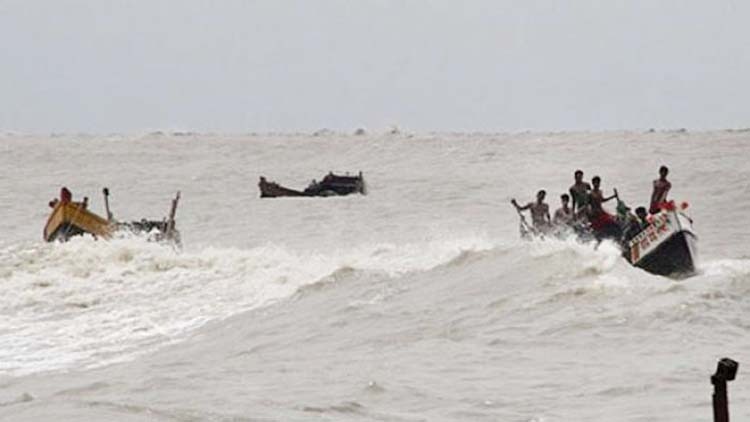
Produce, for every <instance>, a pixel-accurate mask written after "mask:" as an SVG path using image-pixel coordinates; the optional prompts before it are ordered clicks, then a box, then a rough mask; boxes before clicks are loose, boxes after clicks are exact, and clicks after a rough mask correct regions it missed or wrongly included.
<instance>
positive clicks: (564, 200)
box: [560, 193, 570, 205]
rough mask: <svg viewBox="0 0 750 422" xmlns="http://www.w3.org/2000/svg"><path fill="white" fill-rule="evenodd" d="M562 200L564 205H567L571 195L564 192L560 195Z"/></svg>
mask: <svg viewBox="0 0 750 422" xmlns="http://www.w3.org/2000/svg"><path fill="white" fill-rule="evenodd" d="M560 200H561V201H562V203H563V205H565V204H567V203H568V202H569V201H570V196H569V195H568V194H567V193H564V194H562V195H560Z"/></svg>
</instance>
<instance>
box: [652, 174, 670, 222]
mask: <svg viewBox="0 0 750 422" xmlns="http://www.w3.org/2000/svg"><path fill="white" fill-rule="evenodd" d="M668 174H669V169H668V168H667V166H661V168H659V178H658V179H656V180H654V191H653V192H652V193H651V205H650V206H649V209H648V212H650V213H651V214H658V213H659V211H661V205H662V204H663V203H665V202H667V194H668V193H669V190H670V189H671V188H672V184H671V183H669V180H667V175H668Z"/></svg>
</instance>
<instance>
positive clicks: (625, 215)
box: [511, 166, 672, 242]
mask: <svg viewBox="0 0 750 422" xmlns="http://www.w3.org/2000/svg"><path fill="white" fill-rule="evenodd" d="M668 174H669V169H668V168H667V167H666V166H661V168H660V169H659V178H658V179H656V180H654V182H653V191H652V193H651V202H650V205H649V209H648V210H646V208H645V207H637V208H636V209H635V214H633V213H631V212H630V207H628V206H627V205H626V204H625V203H624V202H623V201H621V200H620V198H619V195H618V193H617V189H613V194H612V195H610V196H606V195H604V193H603V191H602V189H601V178H600V177H599V176H594V177H593V178H592V179H591V184H589V183H587V182H585V181H584V180H583V171H582V170H576V171H575V173H574V183H573V185H572V186H571V187H570V189H569V193H564V194H562V195H561V196H560V201H561V206H560V208H558V209H557V210H555V212H554V214H553V215H552V216H550V212H549V205H547V204H546V203H545V202H544V199H545V197H546V192H545V191H544V190H540V191H539V192H537V195H536V201H535V202H529V203H528V204H526V205H519V204H518V202H516V200H515V199H512V200H511V203H512V204H513V206H514V207H515V208H516V210H517V211H518V212H519V213H521V211H525V210H528V211H529V212H530V213H531V221H532V227H528V226H526V227H525V228H524V230H525V231H526V232H527V234H530V235H548V234H566V233H570V232H571V231H573V232H574V233H576V234H578V235H579V236H583V237H586V236H587V235H588V236H593V237H594V238H596V239H597V240H602V239H605V238H610V239H615V240H618V241H622V242H627V241H629V240H630V239H632V238H633V237H634V236H635V235H637V234H638V233H640V232H641V231H642V230H643V229H644V228H646V227H647V226H648V225H649V224H650V220H651V217H650V216H649V214H652V215H653V214H658V213H659V212H661V210H662V209H664V208H668V207H670V206H671V205H669V204H670V202H669V201H668V200H667V195H668V194H669V190H670V189H671V188H672V184H671V183H670V182H669V180H667V175H668ZM612 199H617V215H614V216H613V215H611V214H609V213H608V212H606V211H605V210H604V208H603V207H602V205H603V204H604V203H605V202H608V201H610V200H612ZM571 200H572V201H571ZM522 222H523V223H524V224H525V220H522Z"/></svg>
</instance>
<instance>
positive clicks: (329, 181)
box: [258, 172, 367, 198]
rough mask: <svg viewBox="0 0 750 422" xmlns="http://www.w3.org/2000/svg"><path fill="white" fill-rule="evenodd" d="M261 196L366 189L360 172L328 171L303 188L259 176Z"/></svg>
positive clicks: (330, 193)
mask: <svg viewBox="0 0 750 422" xmlns="http://www.w3.org/2000/svg"><path fill="white" fill-rule="evenodd" d="M258 188H259V189H260V197H261V198H279V197H284V196H292V197H294V196H297V197H314V196H323V197H326V196H343V195H350V194H353V193H359V194H362V195H365V194H366V193H367V189H366V186H365V179H364V177H363V176H362V172H359V174H358V175H356V176H350V175H348V174H347V175H344V176H341V175H336V174H333V173H332V172H331V173H328V174H327V175H325V176H324V177H323V179H322V180H321V181H320V182H317V181H315V180H313V181H312V182H311V183H310V185H309V186H308V187H307V188H305V189H304V190H296V189H290V188H287V187H284V186H281V185H280V184H278V183H276V182H269V181H268V180H266V178H265V177H263V176H261V177H260V181H259V182H258Z"/></svg>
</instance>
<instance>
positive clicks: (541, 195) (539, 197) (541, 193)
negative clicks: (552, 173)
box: [536, 189, 547, 202]
mask: <svg viewBox="0 0 750 422" xmlns="http://www.w3.org/2000/svg"><path fill="white" fill-rule="evenodd" d="M545 195H547V192H545V191H544V189H542V190H540V191H539V192H537V193H536V199H537V200H538V201H540V202H541V201H544V196H545Z"/></svg>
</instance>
